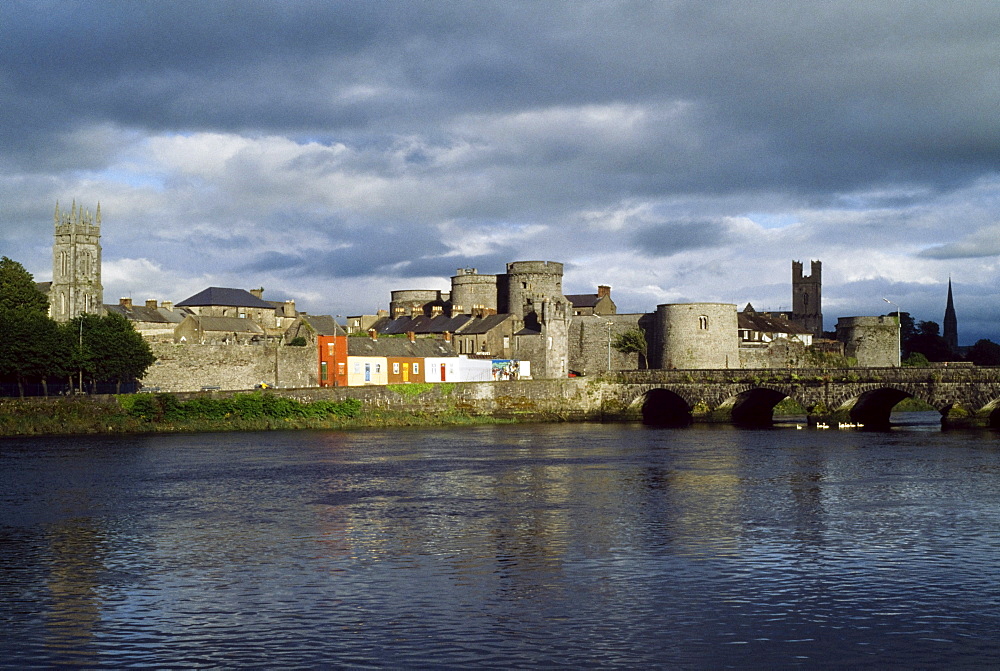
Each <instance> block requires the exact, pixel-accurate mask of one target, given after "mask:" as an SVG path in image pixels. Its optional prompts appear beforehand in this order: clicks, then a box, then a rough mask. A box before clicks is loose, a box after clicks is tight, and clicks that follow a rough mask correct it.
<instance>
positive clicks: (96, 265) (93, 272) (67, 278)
mask: <svg viewBox="0 0 1000 671" xmlns="http://www.w3.org/2000/svg"><path fill="white" fill-rule="evenodd" d="M54 219H55V242H54V243H53V245H52V288H51V289H50V290H49V316H51V317H52V319H54V320H55V321H57V322H66V321H69V320H70V319H73V318H74V317H77V316H79V315H81V314H84V313H90V314H97V315H100V314H103V313H104V287H103V286H101V205H100V203H98V204H97V212H96V213H95V214H91V213H90V211H89V210H87V211H84V209H83V206H82V205H81V206H80V208H79V209H78V208H77V206H76V201H73V208H72V209H71V210H70V211H69V212H63V211H60V210H59V203H56V211H55V217H54Z"/></svg>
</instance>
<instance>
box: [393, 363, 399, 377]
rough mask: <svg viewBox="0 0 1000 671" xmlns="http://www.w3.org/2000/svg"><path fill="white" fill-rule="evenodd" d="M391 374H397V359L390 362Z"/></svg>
mask: <svg viewBox="0 0 1000 671" xmlns="http://www.w3.org/2000/svg"><path fill="white" fill-rule="evenodd" d="M392 374H393V375H399V362H398V361H393V362H392Z"/></svg>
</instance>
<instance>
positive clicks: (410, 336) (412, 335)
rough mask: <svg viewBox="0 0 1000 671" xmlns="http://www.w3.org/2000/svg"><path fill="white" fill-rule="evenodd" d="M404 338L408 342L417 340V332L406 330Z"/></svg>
mask: <svg viewBox="0 0 1000 671" xmlns="http://www.w3.org/2000/svg"><path fill="white" fill-rule="evenodd" d="M406 338H407V340H409V341H410V342H417V334H416V333H415V332H413V331H407V332H406Z"/></svg>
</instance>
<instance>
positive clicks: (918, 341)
mask: <svg viewBox="0 0 1000 671" xmlns="http://www.w3.org/2000/svg"><path fill="white" fill-rule="evenodd" d="M940 332H941V327H940V326H939V325H938V323H937V322H932V321H926V322H920V323H919V324H917V328H916V334H915V335H913V336H912V337H910V338H909V339H907V340H904V341H903V349H904V350H905V351H906V353H907V355H909V356H912V355H914V354H923V355H924V356H925V357H927V361H953V360H954V359H955V355H954V354H953V353H952V351H951V348H950V347H948V343H947V342H945V340H944V338H942V337H941V336H940V335H939V334H940Z"/></svg>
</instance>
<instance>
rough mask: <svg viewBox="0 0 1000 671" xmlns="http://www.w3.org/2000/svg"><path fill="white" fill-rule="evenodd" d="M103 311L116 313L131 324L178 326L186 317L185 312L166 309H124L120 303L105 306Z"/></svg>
mask: <svg viewBox="0 0 1000 671" xmlns="http://www.w3.org/2000/svg"><path fill="white" fill-rule="evenodd" d="M104 311H105V312H108V313H111V312H116V313H118V314H120V315H121V316H122V317H125V319H127V320H129V321H131V322H146V323H150V324H180V323H181V322H182V321H184V317H186V316H187V315H188V312H187V310H168V309H166V308H148V307H146V306H145V305H133V306H132V307H126V306H124V305H122V304H121V303H115V304H112V305H107V304H106V305H105V306H104Z"/></svg>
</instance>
